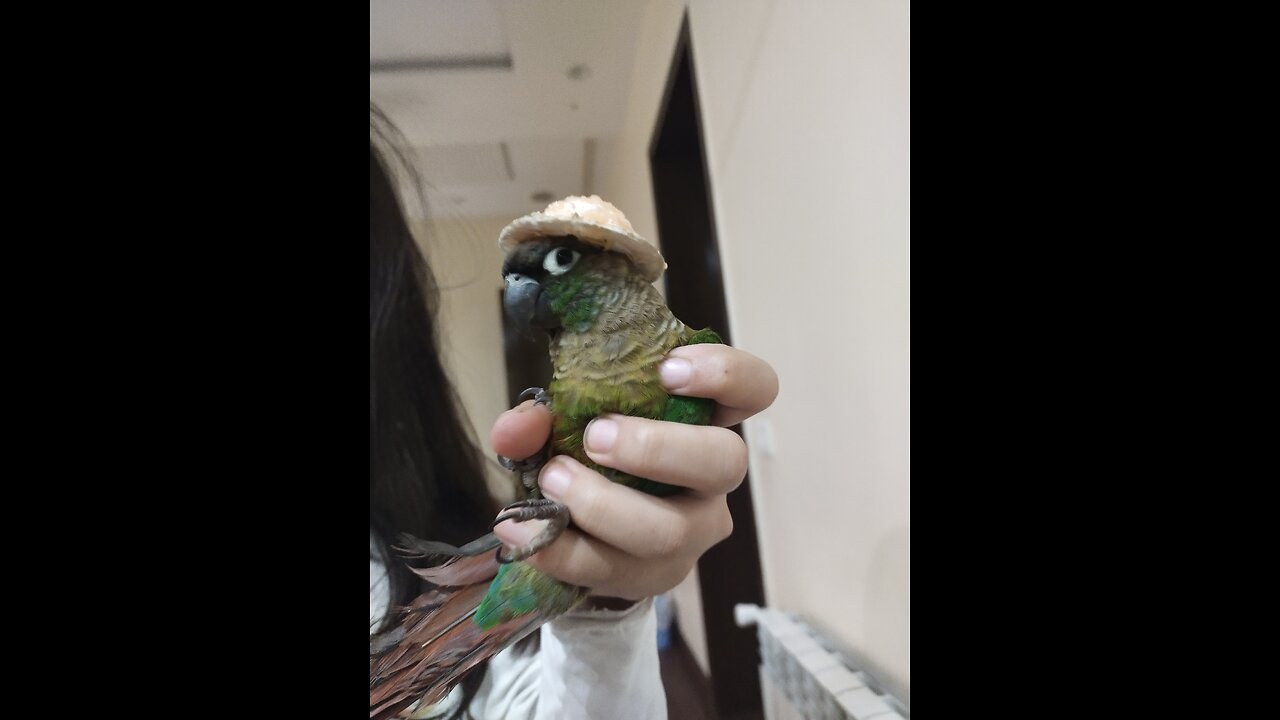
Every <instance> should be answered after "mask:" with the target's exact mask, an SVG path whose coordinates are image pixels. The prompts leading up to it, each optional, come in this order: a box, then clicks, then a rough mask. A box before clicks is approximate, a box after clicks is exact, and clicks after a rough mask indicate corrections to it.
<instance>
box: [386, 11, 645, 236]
mask: <svg viewBox="0 0 1280 720" xmlns="http://www.w3.org/2000/svg"><path fill="white" fill-rule="evenodd" d="M643 10H644V3H642V2H638V1H634V0H631V1H629V0H370V2H369V64H370V70H369V98H370V100H372V101H373V102H374V103H376V104H377V105H378V106H379V107H380V108H382V110H383V111H384V112H386V113H387V115H388V116H389V117H390V118H391V119H392V121H393V122H395V123H396V125H397V126H398V127H399V128H400V130H401V131H402V132H404V134H405V136H406V138H407V139H408V140H409V142H410V144H412V145H413V146H414V150H415V152H416V155H417V159H418V163H419V169H420V170H421V171H422V173H423V175H424V177H425V178H426V179H427V181H428V183H429V184H430V186H431V187H429V188H428V195H427V199H428V202H429V203H430V207H429V209H428V212H429V213H430V214H432V215H433V216H436V217H440V216H445V217H482V216H501V217H511V218H514V217H516V216H519V215H522V214H524V213H527V212H530V211H532V210H539V209H541V208H542V207H544V206H545V205H546V204H547V201H545V200H534V199H532V196H533V195H534V194H535V193H539V192H546V193H550V194H551V195H552V196H554V198H556V199H558V198H561V197H564V196H565V195H572V194H580V193H584V192H593V191H595V190H596V188H594V187H592V186H593V185H594V178H596V177H598V176H599V175H598V173H599V167H598V166H599V163H600V159H601V158H600V154H599V153H597V152H596V151H595V149H596V148H597V147H599V146H600V144H599V141H600V140H601V139H604V138H608V137H611V136H613V135H615V134H616V133H617V132H618V131H619V130H620V129H621V127H622V123H623V113H624V111H625V106H626V88H627V86H628V85H629V83H630V78H631V68H632V63H633V61H634V58H635V54H636V45H635V37H636V32H635V29H636V27H637V26H638V25H639V24H640V20H641V15H642V14H643ZM577 66H583V67H585V72H584V71H583V70H582V68H578V70H577V72H574V70H573V69H574V68H575V67H577ZM573 75H579V77H578V78H577V79H575V78H574V77H573Z"/></svg>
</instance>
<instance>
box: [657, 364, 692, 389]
mask: <svg viewBox="0 0 1280 720" xmlns="http://www.w3.org/2000/svg"><path fill="white" fill-rule="evenodd" d="M658 374H659V375H661V376H662V384H663V385H665V386H666V388H667V389H668V390H679V389H680V388H682V387H684V386H685V385H688V384H689V379H690V378H692V377H693V363H691V362H689V361H688V360H685V359H684V358H667V359H666V360H663V361H662V364H661V365H659V366H658Z"/></svg>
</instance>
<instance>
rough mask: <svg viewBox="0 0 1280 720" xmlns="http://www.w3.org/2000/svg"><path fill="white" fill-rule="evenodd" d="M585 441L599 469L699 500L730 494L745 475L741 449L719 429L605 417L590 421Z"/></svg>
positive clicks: (744, 454)
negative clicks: (670, 487) (687, 492)
mask: <svg viewBox="0 0 1280 720" xmlns="http://www.w3.org/2000/svg"><path fill="white" fill-rule="evenodd" d="M584 439H585V447H586V451H587V456H588V457H590V458H591V459H592V460H593V461H595V462H597V463H599V464H600V465H603V466H605V467H609V468H613V469H615V470H621V471H623V472H625V473H629V474H631V475H634V476H636V477H642V478H648V479H649V480H657V481H658V482H663V483H667V484H668V485H679V486H680V487H683V488H688V489H689V490H693V491H694V492H697V493H701V494H704V495H724V494H727V493H730V492H733V491H734V490H735V489H737V487H738V485H740V484H741V483H742V479H743V477H745V476H746V474H747V446H746V444H745V443H743V441H742V438H741V437H739V436H738V434H737V433H735V432H733V431H732V430H728V429H726V428H722V427H715V426H701V425H683V424H681V423H674V422H663V421H660V420H646V419H643V418H634V417H627V416H625V415H614V414H609V415H602V416H600V417H598V418H596V419H595V420H592V421H591V423H590V424H588V425H587V430H586V433H585V435H584ZM543 477H544V478H545V477H546V476H545V475H544V476H543ZM544 482H545V480H544ZM544 489H545V486H544Z"/></svg>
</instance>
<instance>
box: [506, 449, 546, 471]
mask: <svg viewBox="0 0 1280 720" xmlns="http://www.w3.org/2000/svg"><path fill="white" fill-rule="evenodd" d="M546 462H547V458H546V455H545V454H543V453H538V454H537V455H534V456H533V457H527V458H525V459H523V460H512V459H511V458H509V457H506V456H505V455H499V456H498V464H499V465H501V466H502V467H503V468H505V469H507V470H510V471H511V472H518V473H527V472H533V471H535V470H541V469H542V466H543V465H544V464H545V463H546Z"/></svg>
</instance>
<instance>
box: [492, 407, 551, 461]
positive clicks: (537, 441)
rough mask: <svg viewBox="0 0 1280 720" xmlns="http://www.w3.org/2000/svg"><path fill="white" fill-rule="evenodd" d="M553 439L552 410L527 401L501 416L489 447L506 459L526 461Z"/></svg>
mask: <svg viewBox="0 0 1280 720" xmlns="http://www.w3.org/2000/svg"><path fill="white" fill-rule="evenodd" d="M550 436H551V411H550V410H548V409H547V407H546V406H545V405H538V404H535V402H534V401H533V400H526V401H525V402H522V403H520V404H519V405H517V406H515V407H514V408H511V409H510V410H508V411H506V412H504V413H502V414H501V415H499V416H498V420H497V421H496V422H495V423H494V424H493V428H492V429H491V430H490V431H489V444H490V446H491V447H493V450H494V452H496V453H497V454H499V455H502V456H504V457H509V458H513V459H515V460H522V459H524V458H527V457H530V456H532V455H534V454H536V453H537V452H538V451H540V450H541V449H542V446H543V445H545V444H546V442H547V438H548V437H550Z"/></svg>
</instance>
